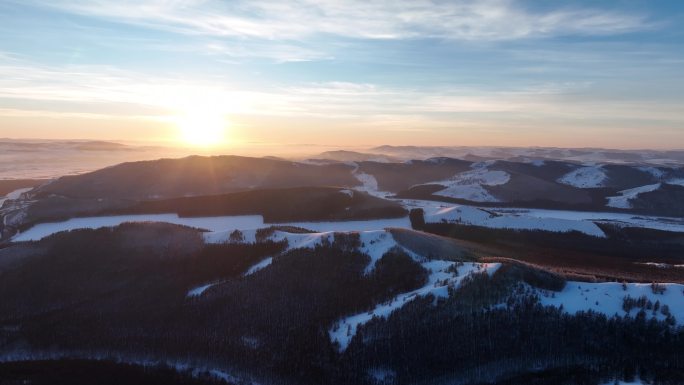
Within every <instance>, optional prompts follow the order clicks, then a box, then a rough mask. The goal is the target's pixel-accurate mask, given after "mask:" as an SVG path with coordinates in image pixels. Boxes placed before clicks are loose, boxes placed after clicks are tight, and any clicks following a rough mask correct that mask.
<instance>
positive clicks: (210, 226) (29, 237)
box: [12, 214, 264, 242]
mask: <svg viewBox="0 0 684 385" xmlns="http://www.w3.org/2000/svg"><path fill="white" fill-rule="evenodd" d="M127 222H164V223H173V224H177V225H184V226H190V227H196V228H200V229H207V230H210V231H219V230H228V229H245V228H246V229H250V228H251V229H253V228H258V227H264V219H263V217H262V216H261V215H241V216H224V217H201V218H181V217H179V216H178V214H149V215H116V216H107V217H84V218H72V219H69V220H66V221H62V222H52V223H40V224H37V225H35V226H33V227H31V228H30V229H28V230H26V231H24V232H22V233H19V234H17V235H15V236H14V238H12V240H13V241H15V242H20V241H37V240H40V239H42V238H45V237H47V236H49V235H52V234H55V233H58V232H61V231H67V230H76V229H97V228H101V227H114V226H118V225H120V224H122V223H127Z"/></svg>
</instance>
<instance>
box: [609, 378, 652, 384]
mask: <svg viewBox="0 0 684 385" xmlns="http://www.w3.org/2000/svg"><path fill="white" fill-rule="evenodd" d="M616 384H617V385H646V383H645V382H643V381H641V380H639V379H637V380H634V381H630V382H627V381H617V382H616V380H614V381H609V382H606V383H604V384H602V385H616Z"/></svg>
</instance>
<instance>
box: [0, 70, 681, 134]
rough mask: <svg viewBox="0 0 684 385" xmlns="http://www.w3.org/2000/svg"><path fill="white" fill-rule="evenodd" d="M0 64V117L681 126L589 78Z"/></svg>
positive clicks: (657, 107)
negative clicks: (508, 83)
mask: <svg viewBox="0 0 684 385" xmlns="http://www.w3.org/2000/svg"><path fill="white" fill-rule="evenodd" d="M5 61H6V62H7V63H6V64H0V98H2V100H4V101H3V107H4V109H2V110H0V115H4V116H20V115H22V116H28V115H31V114H38V115H49V114H54V116H55V117H67V116H72V117H86V118H100V117H107V116H110V117H115V118H123V117H135V118H136V119H137V118H140V119H165V118H168V117H171V116H173V115H174V114H177V113H182V112H183V111H184V110H185V109H188V108H193V107H195V106H197V105H204V104H210V105H211V108H212V109H214V110H215V111H216V112H217V113H223V114H226V115H234V116H240V115H242V116H264V117H268V116H271V117H288V118H292V117H294V118H297V119H301V120H306V119H312V118H315V119H326V120H334V119H338V120H353V121H356V122H361V123H364V124H368V125H375V126H377V125H389V126H393V127H397V128H399V126H400V125H401V124H402V121H403V122H404V126H405V128H407V129H408V128H411V129H414V128H415V127H418V126H419V125H418V123H417V122H430V121H431V122H433V123H434V124H439V125H440V126H446V125H448V124H449V122H451V124H456V123H457V122H459V121H469V122H473V124H475V123H474V122H476V121H479V122H480V123H479V124H482V122H492V123H497V124H504V125H507V124H510V123H508V122H514V121H526V122H530V124H533V125H537V126H543V125H544V124H545V123H544V122H558V121H566V120H573V119H575V120H577V119H586V120H592V119H594V120H598V121H600V120H605V119H608V120H610V119H614V120H615V119H619V120H625V119H635V120H639V119H642V120H652V121H656V120H661V121H669V122H676V123H684V116H682V115H681V112H680V105H679V103H678V101H677V100H672V101H669V102H667V101H666V102H663V101H652V100H642V99H639V98H638V95H637V96H635V97H634V98H631V99H619V98H613V99H604V100H601V99H599V98H597V97H592V96H591V94H592V92H593V90H592V87H593V84H592V83H589V82H562V83H539V84H532V85H528V86H525V87H522V88H520V87H518V88H508V89H501V90H499V91H495V92H492V91H489V92H486V91H483V90H479V89H477V88H467V87H457V88H454V87H441V88H429V89H423V88H421V89H413V88H405V87H404V88H402V87H396V86H395V87H391V86H379V85H377V84H370V83H356V82H339V81H338V82H317V83H303V84H295V85H292V84H288V85H272V86H268V87H264V86H260V87H258V88H249V87H244V86H237V85H231V84H230V83H227V82H226V81H225V79H220V80H217V79H212V78H188V77H184V78H180V77H173V76H163V75H159V74H151V73H140V72H133V71H124V70H120V69H117V68H113V67H108V66H67V67H50V66H45V65H37V64H34V63H31V62H26V61H22V60H19V59H7V60H5ZM12 101H14V102H12ZM46 106H52V107H53V108H52V109H51V108H48V107H46ZM69 106H72V107H71V109H70V108H69ZM56 107H59V108H56ZM390 117H391V118H390ZM400 117H403V120H402V119H401V118H400ZM507 121H508V122H507ZM412 127H413V128H412Z"/></svg>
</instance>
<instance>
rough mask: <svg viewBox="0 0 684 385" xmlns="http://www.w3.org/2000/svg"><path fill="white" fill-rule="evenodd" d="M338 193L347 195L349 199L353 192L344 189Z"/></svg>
mask: <svg viewBox="0 0 684 385" xmlns="http://www.w3.org/2000/svg"><path fill="white" fill-rule="evenodd" d="M340 192H341V193H342V194H346V195H349V197H350V198H353V197H354V190H349V189H344V190H340Z"/></svg>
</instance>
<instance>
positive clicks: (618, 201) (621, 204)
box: [606, 183, 661, 209]
mask: <svg viewBox="0 0 684 385" xmlns="http://www.w3.org/2000/svg"><path fill="white" fill-rule="evenodd" d="M660 186H661V184H660V183H656V184H649V185H646V186H640V187H634V188H630V189H627V190H622V191H619V193H620V195H618V196H614V197H608V204H606V206H608V207H616V208H622V209H629V208H632V204H631V203H630V201H631V200H632V199H636V198H637V197H638V196H639V194H642V193H647V192H651V191H655V190H657V189H659V188H660Z"/></svg>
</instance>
